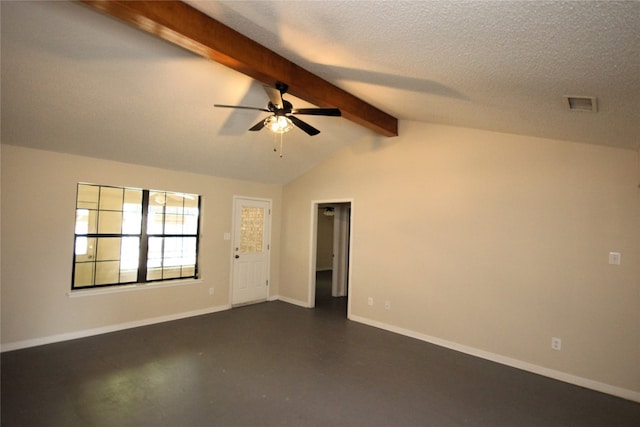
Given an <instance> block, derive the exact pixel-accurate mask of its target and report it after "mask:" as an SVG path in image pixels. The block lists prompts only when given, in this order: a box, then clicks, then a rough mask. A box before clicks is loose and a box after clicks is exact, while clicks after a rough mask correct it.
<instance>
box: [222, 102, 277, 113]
mask: <svg viewBox="0 0 640 427" xmlns="http://www.w3.org/2000/svg"><path fill="white" fill-rule="evenodd" d="M213 106H214V107H218V108H239V109H242V110H257V111H266V112H267V113H269V110H267V109H266V108H258V107H244V106H242V105H222V104H213Z"/></svg>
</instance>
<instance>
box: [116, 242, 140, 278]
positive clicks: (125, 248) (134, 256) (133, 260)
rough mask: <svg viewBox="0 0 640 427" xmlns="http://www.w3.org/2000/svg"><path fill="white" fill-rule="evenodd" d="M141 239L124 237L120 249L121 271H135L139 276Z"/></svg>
mask: <svg viewBox="0 0 640 427" xmlns="http://www.w3.org/2000/svg"><path fill="white" fill-rule="evenodd" d="M139 255H140V238H139V237H123V238H122V243H121V248H120V271H121V272H122V271H125V270H133V271H135V272H136V275H137V274H138V259H139Z"/></svg>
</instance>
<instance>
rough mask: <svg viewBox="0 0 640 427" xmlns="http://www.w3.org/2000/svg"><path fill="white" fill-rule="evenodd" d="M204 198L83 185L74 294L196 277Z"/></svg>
mask: <svg viewBox="0 0 640 427" xmlns="http://www.w3.org/2000/svg"><path fill="white" fill-rule="evenodd" d="M199 224H200V196H199V195H197V194H187V193H175V192H168V191H158V190H142V189H136V188H123V187H112V186H105V185H94V184H78V192H77V198H76V222H75V241H74V246H75V249H74V262H73V278H72V283H71V288H72V289H86V288H93V287H102V286H114V285H123V284H130V283H146V282H154V281H162V280H172V279H185V278H197V276H198V263H197V261H198V240H199Z"/></svg>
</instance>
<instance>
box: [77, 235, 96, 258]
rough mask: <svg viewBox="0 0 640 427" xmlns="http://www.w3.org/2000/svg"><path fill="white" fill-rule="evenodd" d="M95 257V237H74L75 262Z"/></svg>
mask: <svg viewBox="0 0 640 427" xmlns="http://www.w3.org/2000/svg"><path fill="white" fill-rule="evenodd" d="M95 258H96V239H95V238H94V237H84V236H77V237H76V262H88V261H93V260H95Z"/></svg>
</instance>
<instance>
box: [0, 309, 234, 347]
mask: <svg viewBox="0 0 640 427" xmlns="http://www.w3.org/2000/svg"><path fill="white" fill-rule="evenodd" d="M230 308H231V305H229V304H226V305H222V306H217V307H211V308H205V309H202V310H193V311H187V312H183V313H176V314H170V315H167V316H160V317H152V318H149V319H142V320H136V321H133V322H126V323H119V324H116V325H108V326H102V327H99V328H93V329H85V330H82V331H75V332H68V333H65V334H58V335H50V336H47V337H42V338H34V339H31V340H24V341H16V342H10V343H6V344H3V345H2V348H1V349H0V351H1V352H5V351H12V350H20V349H22V348H28V347H36V346H39V345H44V344H53V343H56V342H62V341H69V340H74V339H77V338H86V337H90V336H93V335H100V334H106V333H109V332H116V331H121V330H124V329H130V328H137V327H139V326H147V325H153V324H155V323H163V322H170V321H172V320H179V319H185V318H187V317H194V316H201V315H203V314H211V313H216V312H218V311H224V310H229V309H230Z"/></svg>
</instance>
